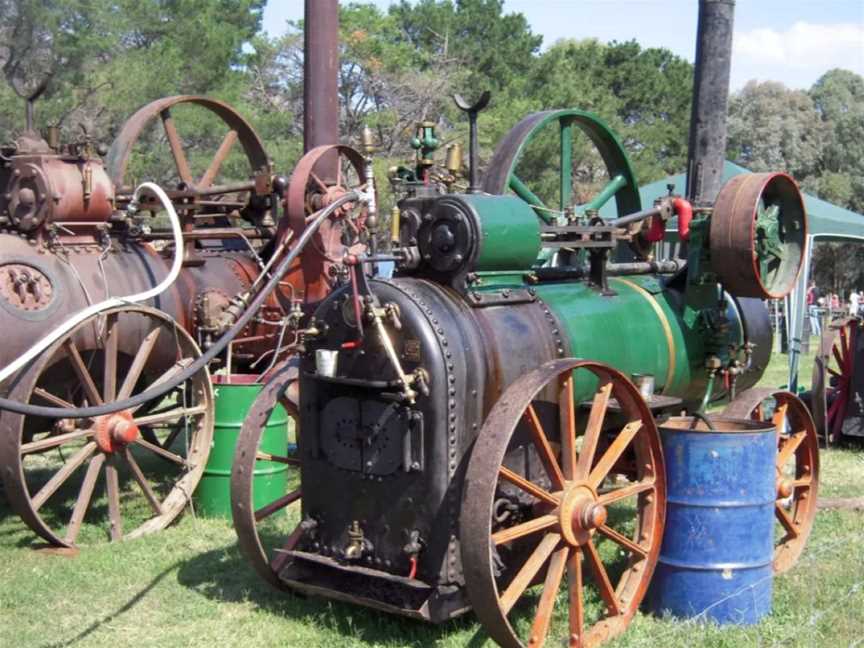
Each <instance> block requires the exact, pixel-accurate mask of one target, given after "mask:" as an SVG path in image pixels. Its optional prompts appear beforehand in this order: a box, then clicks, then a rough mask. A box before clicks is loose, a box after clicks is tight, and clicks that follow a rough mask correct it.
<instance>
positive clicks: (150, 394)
mask: <svg viewBox="0 0 864 648" xmlns="http://www.w3.org/2000/svg"><path fill="white" fill-rule="evenodd" d="M361 198H362V196H361V195H360V194H359V193H357V192H356V191H351V192H349V193H347V194H345V195H343V196H340V197H339V198H337V199H336V200H335V201H333V202H332V203H331V204H330V205H328V206H327V207H325V208H324V209H322V210H321V211H319V212H318V213H317V215H316V216H314V217H313V218H314V219H313V220H312V222H310V223H309V224H308V225H307V226H306V229H305V230H303V234H302V235H301V236H300V238H299V239H298V240H297V245H296V246H295V247H294V249H293V250H291V251H290V252H289V253H288V256H286V257H285V258H284V259H283V260H282V262H281V263H280V264H279V266H278V267H277V268H276V271H275V272H274V273H273V276H272V277H271V278H270V280H269V281H268V282H267V283H266V284H264V287H263V288H262V289H261V291H260V292H259V293H258V294H257V295H255V299H253V300H252V301H251V302H250V303H249V306H247V308H246V310H245V311H244V313H243V314H242V315H241V316H240V317H239V319H238V320H237V322H236V323H235V324H234V326H232V327H231V328H230V329H229V330H228V331H227V332H226V333H224V334H223V335H222V337H220V338H219V339H218V340H216V342H215V343H214V344H213V346H211V347H210V348H209V349H207V351H205V352H204V354H203V355H202V356H201V357H200V358H198V359H197V360H196V361H195V362H193V363H192V364H190V365H189V366H188V367H186V369H184V370H183V371H181V372H180V373H179V374H177V375H176V376H175V377H174V378H172V379H171V380H169V381H167V382H165V383H163V384H161V385H159V386H158V387H154V388H153V389H150V390H148V391H144V392H141V393H140V394H138V395H137V396H132V397H131V398H127V399H126V400H122V401H115V402H113V403H106V404H104V405H98V406H94V407H76V408H72V409H65V408H62V407H43V406H41V405H30V404H28V403H19V402H18V401H15V400H11V399H8V398H0V410H8V411H10V412H15V413H16V414H24V415H26V416H41V417H44V418H86V417H94V416H104V415H105V414H112V413H114V412H119V411H121V410H125V409H129V408H132V407H136V406H138V405H141V404H143V403H146V402H147V401H150V400H153V399H154V398H157V397H158V396H162V395H164V394H167V393H168V392H169V391H171V390H172V389H174V388H175V387H177V386H178V385H180V384H181V383H183V382H185V381H187V380H188V379H189V378H191V377H192V376H194V375H195V374H196V373H197V372H198V371H200V370H201V369H202V368H204V367H205V366H206V365H207V364H209V363H210V361H211V360H213V358H215V357H216V356H217V355H219V354H220V353H221V352H222V351H223V350H224V349H225V347H227V346H228V344H229V343H230V342H231V341H232V340H233V339H234V338H235V337H237V335H238V334H239V333H240V332H241V331H242V330H243V329H244V328H246V325H247V324H248V323H249V321H250V320H251V319H252V318H253V317H254V315H255V313H256V312H257V311H258V309H259V308H260V307H261V305H262V304H263V303H264V300H265V299H267V296H268V295H269V294H270V293H271V292H273V291H274V290H275V289H276V287H277V286H278V285H279V282H280V281H281V280H282V277H283V276H285V274H286V273H287V272H288V269H289V268H290V266H291V263H292V262H293V261H294V259H295V258H297V255H298V254H300V252H301V251H302V250H303V248H305V247H306V245H307V244H308V243H309V241H310V239H311V238H312V236H313V235H314V234H315V233H316V232H317V231H318V228H319V227H320V226H321V223H323V222H324V221H325V220H326V219H327V218H328V217H329V216H330V215H331V214H332V213H333V212H335V211H336V210H337V209H339V207H341V206H342V205H344V204H345V203H349V202H352V201H359V200H361Z"/></svg>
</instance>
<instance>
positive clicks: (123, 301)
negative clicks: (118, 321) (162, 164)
mask: <svg viewBox="0 0 864 648" xmlns="http://www.w3.org/2000/svg"><path fill="white" fill-rule="evenodd" d="M145 190H146V191H150V192H152V193H153V194H154V195H155V196H156V198H158V199H159V201H160V202H161V203H162V206H163V207H164V208H165V211H166V212H168V219H169V220H170V221H171V232H172V233H173V234H174V263H172V264H171V272H169V273H168V276H167V277H165V278H164V279H163V280H162V281H161V282H160V283H159V284H158V285H156V286H153V287H152V288H150V289H149V290H145V291H144V292H140V293H135V294H134V295H128V296H126V297H111V298H110V299H106V300H105V301H101V302H99V303H98V304H93V305H92V306H89V307H87V308H85V309H84V310H82V311H79V312H78V313H76V314H75V315H73V316H72V317H70V318H69V319H68V320H66V321H65V322H63V323H62V324H61V325H60V326H58V327H57V328H55V329H54V330H53V331H51V332H50V333H49V334H48V335H46V336H45V337H43V338H42V339H41V340H39V341H38V342H37V343H36V344H34V345H33V346H32V347H30V348H29V349H27V351H25V352H24V353H23V354H21V355H20V356H19V357H18V358H16V359H15V360H13V361H12V362H11V363H9V364H8V365H7V366H5V367H4V368H3V369H2V370H0V383H2V382H3V381H4V380H6V379H7V378H9V376H12V375H13V374H15V373H16V372H18V371H20V370H21V369H22V368H24V367H25V366H26V365H27V364H28V363H30V362H31V361H32V360H33V359H34V358H35V357H36V356H38V355H39V354H40V353H42V352H43V351H45V349H47V348H48V347H50V346H51V345H52V344H54V343H55V342H56V341H57V340H59V339H60V338H61V337H63V336H64V335H66V334H67V333H68V332H69V331H71V330H72V329H73V328H75V327H76V326H78V325H79V324H80V323H81V322H83V321H84V320H86V319H88V318H90V317H93V316H94V315H97V314H98V313H101V312H103V311H106V310H108V309H110V308H115V307H117V306H126V305H129V304H135V303H138V302H143V301H147V300H148V299H152V298H153V297H156V296H157V295H160V294H162V293H163V292H165V290H167V289H168V287H169V286H171V284H173V283H174V281H175V280H176V279H177V277H178V275H179V274H180V270H181V268H182V267H183V232H182V230H181V229H180V218H179V217H178V216H177V212H176V211H174V205H172V204H171V200H170V199H169V198H168V195H167V194H166V193H165V192H164V191H163V190H162V188H161V187H159V186H158V185H156V184H154V183H152V182H145V183H143V184H142V185H140V186H139V187H138V188H137V189H135V193H134V195H133V196H132V206H133V207H134V206H137V205H138V198H139V196H140V195H141V192H142V191H145Z"/></svg>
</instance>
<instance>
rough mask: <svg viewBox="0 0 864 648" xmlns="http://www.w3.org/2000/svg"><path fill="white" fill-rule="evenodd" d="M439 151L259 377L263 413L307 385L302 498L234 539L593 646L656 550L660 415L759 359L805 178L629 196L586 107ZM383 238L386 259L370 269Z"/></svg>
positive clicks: (313, 576) (329, 573)
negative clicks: (482, 167)
mask: <svg viewBox="0 0 864 648" xmlns="http://www.w3.org/2000/svg"><path fill="white" fill-rule="evenodd" d="M469 114H470V115H471V117H472V120H475V119H476V110H475V111H474V112H473V113H472V112H470V111H469ZM428 126H429V125H428V124H426V125H423V128H424V129H428ZM424 134H425V135H430V134H429V133H426V132H425V131H424ZM426 139H427V140H431V139H433V138H432V137H427V138H426ZM472 143H473V142H472ZM472 149H473V150H475V151H476V147H474V146H472ZM431 157H432V151H430V150H429V147H428V146H424V148H423V151H422V154H418V165H417V168H416V169H412V170H405V169H402V170H397V171H395V172H394V174H393V180H394V182H395V184H396V186H397V187H398V189H399V190H400V191H401V192H402V195H403V197H402V199H401V200H400V201H399V203H398V207H397V208H396V209H394V211H393V219H394V223H393V229H392V238H393V239H394V240H393V246H392V249H391V250H390V251H389V253H387V254H378V255H377V256H376V255H375V254H370V255H368V256H366V257H360V256H358V257H350V258H348V259H347V262H348V266H349V267H350V273H349V276H348V278H347V279H346V281H345V282H344V284H343V285H342V286H341V288H338V289H336V290H335V291H334V292H333V293H332V294H331V295H330V296H328V297H327V299H325V300H324V301H323V302H322V303H321V305H320V307H319V308H318V309H317V311H316V312H315V314H314V319H313V324H312V326H311V328H310V330H309V331H308V332H307V336H306V339H305V346H304V350H303V353H302V354H301V357H300V360H299V363H298V365H297V366H292V367H288V368H287V369H284V370H283V371H282V372H281V374H280V375H279V376H277V377H276V378H275V379H274V381H273V383H272V385H269V386H268V388H265V390H264V393H263V395H262V399H263V401H262V403H261V404H259V406H258V409H259V410H261V411H265V412H266V411H269V410H267V407H270V408H271V409H272V407H273V404H274V403H275V402H276V401H277V400H281V401H282V402H283V403H284V402H287V401H291V400H292V398H294V396H293V394H296V393H297V392H298V391H299V401H297V402H292V403H291V406H292V411H293V413H294V415H295V416H296V418H297V422H298V424H299V429H300V434H299V463H300V473H301V477H300V481H301V489H302V515H301V519H300V521H299V525H297V526H296V528H294V529H293V531H292V532H291V533H290V535H288V537H287V539H286V538H285V537H282V538H281V541H280V543H279V546H278V548H277V551H275V552H274V553H273V554H271V555H266V553H262V552H265V550H264V549H263V544H262V543H261V542H256V543H253V546H252V547H251V549H250V545H249V543H245V546H244V549H245V550H246V553H247V555H250V556H251V557H252V558H253V560H255V561H257V567H258V568H259V571H260V572H261V573H262V575H263V576H265V578H267V579H268V580H269V581H270V582H272V583H273V584H275V585H277V586H279V587H282V588H286V587H287V588H290V589H293V590H296V591H300V592H305V593H308V594H315V595H323V596H326V597H330V598H334V599H339V600H347V601H352V602H354V603H359V604H362V605H366V606H369V607H373V608H377V609H379V610H384V611H387V612H391V613H397V614H401V615H405V616H409V617H414V618H418V619H425V620H428V621H432V622H441V621H444V620H447V619H450V618H452V617H455V616H457V615H460V614H462V613H464V612H466V611H468V610H470V609H473V610H474V612H475V613H476V614H477V615H478V617H479V618H480V620H481V621H482V622H483V625H484V626H485V629H486V631H487V632H489V634H490V635H491V636H492V638H493V639H495V640H496V641H497V642H498V643H500V644H501V645H505V646H522V645H530V646H538V645H541V644H543V643H544V640H545V641H546V642H547V643H548V645H561V642H560V641H557V640H554V639H553V637H554V636H556V635H561V637H562V638H563V640H564V643H567V644H568V645H571V646H583V645H584V646H589V645H595V644H596V643H598V642H599V641H601V640H602V639H604V638H606V637H610V636H613V635H615V634H617V633H619V632H620V631H622V630H623V629H624V627H626V625H627V623H628V622H629V620H630V618H631V617H632V616H633V614H634V613H635V611H636V610H637V608H638V606H639V603H640V602H641V600H642V598H643V596H644V595H645V591H646V589H647V586H648V583H649V581H650V577H651V573H652V572H653V569H654V565H655V564H656V561H657V557H658V552H659V549H660V539H661V538H662V532H663V522H664V510H665V497H666V489H665V481H664V471H663V458H662V453H661V451H660V443H659V436H658V433H657V429H656V424H655V418H656V417H658V416H663V415H664V414H669V413H675V414H678V413H680V412H681V411H682V410H689V411H701V410H702V409H704V407H705V405H706V404H707V403H709V402H711V401H713V400H716V399H719V398H722V397H726V396H729V395H732V396H734V394H735V393H737V392H741V391H744V390H747V389H748V388H750V387H752V386H753V385H754V384H755V383H756V382H757V381H758V379H759V378H760V376H761V374H762V372H763V371H764V369H765V367H766V365H767V362H768V360H769V357H770V352H771V329H770V326H769V319H768V311H767V307H766V305H765V302H764V300H766V299H773V298H778V297H782V296H784V295H785V294H786V293H787V292H788V291H789V290H790V289H791V287H792V286H793V283H794V281H795V278H796V276H797V274H798V272H799V268H800V265H801V260H802V257H803V253H804V245H805V240H806V237H805V229H806V219H805V213H804V207H803V203H802V199H801V195H800V194H799V191H798V188H797V186H796V184H795V182H794V181H793V180H792V179H791V178H790V177H788V176H786V175H784V174H780V173H759V174H745V175H741V176H738V177H736V178H734V179H733V180H731V181H730V182H728V183H727V184H726V185H725V186H724V187H723V188H722V190H721V192H720V194H719V196H718V198H717V200H716V202H715V204H713V205H690V204H689V203H688V202H687V201H686V200H684V199H683V198H681V197H680V196H677V195H675V194H674V188H672V187H670V190H669V195H668V196H665V197H662V198H660V199H658V200H657V201H656V203H655V204H653V205H642V204H641V202H640V197H639V191H638V186H637V183H636V179H635V176H634V174H633V171H632V169H631V166H630V163H629V161H628V159H627V157H626V155H625V153H624V151H623V148H622V146H621V145H620V143H619V142H618V140H617V138H616V137H615V136H614V134H613V133H612V132H611V131H610V130H609V129H608V127H607V126H606V125H605V124H604V123H603V122H602V121H600V120H599V119H598V118H596V117H595V116H593V115H591V114H589V113H585V112H581V111H577V110H560V111H548V112H541V113H536V114H533V115H530V116H528V117H527V118H525V119H523V120H522V121H521V122H520V123H519V124H517V125H516V126H515V127H514V128H513V130H512V131H511V132H510V133H509V134H508V135H507V136H506V137H505V138H504V139H503V140H502V141H501V143H500V144H499V146H498V148H497V150H496V152H495V154H494V156H493V158H492V159H491V161H490V162H489V164H488V165H487V169H486V172H485V175H484V177H483V181H482V184H481V183H479V182H478V181H477V176H476V170H477V160H476V154H475V155H472V156H471V158H472V159H471V160H470V167H471V180H470V182H469V183H468V186H467V187H463V188H462V190H461V191H457V188H458V186H459V182H458V181H454V178H456V177H457V176H458V165H454V164H451V162H452V161H453V160H452V159H450V158H452V156H448V164H447V169H446V173H440V174H436V171H435V169H434V168H433V165H432V164H431V163H430V158H431ZM420 158H422V159H420ZM441 178H447V181H446V182H442V181H441ZM670 242H671V243H670ZM670 248H671V250H672V251H671V252H669V251H668V250H670ZM664 251H666V257H667V258H663V254H662V253H663V252H664ZM384 258H391V259H395V261H396V271H395V277H394V278H392V279H383V278H374V277H373V276H372V272H371V269H372V268H373V267H374V266H375V265H376V264H377V263H380V262H381V261H382V259H384ZM637 385H638V387H637ZM298 386H299V389H297V388H298ZM268 399H269V402H267V401H268ZM238 506H239V509H240V512H239V515H241V517H242V514H243V511H242V508H243V507H242V504H240V505H238V504H237V503H235V517H237V515H238V508H237V507H238ZM241 545H244V543H243V542H242V537H241ZM256 552H257V553H256ZM262 555H263V556H264V558H265V559H264V560H262ZM562 583H563V585H562ZM541 585H542V587H541ZM559 588H560V590H561V591H560V595H559ZM565 590H566V593H565Z"/></svg>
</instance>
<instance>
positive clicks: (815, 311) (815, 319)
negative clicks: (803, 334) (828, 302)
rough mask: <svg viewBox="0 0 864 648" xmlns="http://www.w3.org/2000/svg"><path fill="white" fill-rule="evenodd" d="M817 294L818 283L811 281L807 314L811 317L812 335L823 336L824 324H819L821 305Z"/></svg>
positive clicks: (808, 290) (808, 291)
mask: <svg viewBox="0 0 864 648" xmlns="http://www.w3.org/2000/svg"><path fill="white" fill-rule="evenodd" d="M818 297H819V296H818V295H817V294H816V282H815V281H811V282H810V287H809V288H808V289H807V312H808V313H809V315H810V335H816V336H820V335H822V324H821V322H819V303H818Z"/></svg>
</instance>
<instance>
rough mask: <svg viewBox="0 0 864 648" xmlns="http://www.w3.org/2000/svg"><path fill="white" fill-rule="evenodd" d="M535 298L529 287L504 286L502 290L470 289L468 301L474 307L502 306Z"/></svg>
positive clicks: (522, 302)
mask: <svg viewBox="0 0 864 648" xmlns="http://www.w3.org/2000/svg"><path fill="white" fill-rule="evenodd" d="M536 300H537V296H536V295H535V294H534V291H533V290H532V289H530V288H504V289H502V290H494V291H488V292H487V291H483V292H479V291H476V290H472V291H471V292H470V293H469V300H468V302H469V303H470V304H471V306H473V307H474V308H482V307H484V306H502V305H508V306H509V305H512V304H527V303H530V302H533V301H536Z"/></svg>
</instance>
